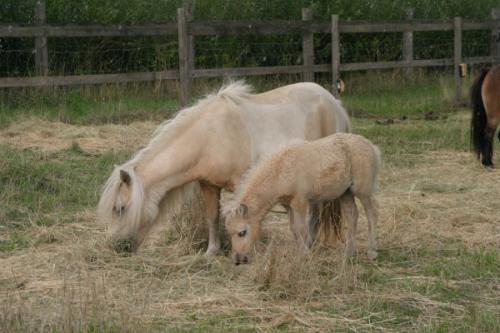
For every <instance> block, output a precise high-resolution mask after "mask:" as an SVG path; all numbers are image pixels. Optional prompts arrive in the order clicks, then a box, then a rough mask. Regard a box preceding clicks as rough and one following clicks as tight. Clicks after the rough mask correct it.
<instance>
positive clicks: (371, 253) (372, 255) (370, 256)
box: [367, 251, 378, 260]
mask: <svg viewBox="0 0 500 333" xmlns="http://www.w3.org/2000/svg"><path fill="white" fill-rule="evenodd" d="M377 255H378V253H377V251H368V254H367V256H368V259H369V260H375V259H377Z"/></svg>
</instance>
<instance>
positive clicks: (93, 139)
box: [0, 119, 158, 152]
mask: <svg viewBox="0 0 500 333" xmlns="http://www.w3.org/2000/svg"><path fill="white" fill-rule="evenodd" d="M157 126H158V123H154V122H135V123H131V124H129V125H114V124H107V125H98V126H80V125H71V124H66V123H62V122H49V121H43V120H39V119H33V120H27V121H21V122H14V123H12V124H11V125H10V126H9V127H7V128H5V129H2V130H0V144H9V145H13V146H15V147H20V148H31V149H39V150H41V151H56V150H61V149H68V148H69V147H71V145H72V144H74V143H77V144H78V145H80V147H81V148H82V149H83V150H85V151H88V152H103V151H107V150H110V149H115V150H134V149H137V147H138V146H140V145H144V144H145V143H147V142H148V139H149V137H150V135H151V133H152V132H153V131H154V129H155V128H156V127H157Z"/></svg>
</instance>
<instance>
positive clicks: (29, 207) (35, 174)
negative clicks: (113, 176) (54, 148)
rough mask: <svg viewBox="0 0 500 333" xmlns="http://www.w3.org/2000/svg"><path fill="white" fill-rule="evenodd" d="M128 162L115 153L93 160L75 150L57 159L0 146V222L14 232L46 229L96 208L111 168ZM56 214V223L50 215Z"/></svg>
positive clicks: (78, 149) (53, 156) (56, 157)
mask: <svg viewBox="0 0 500 333" xmlns="http://www.w3.org/2000/svg"><path fill="white" fill-rule="evenodd" d="M124 157H125V154H124V153H111V152H110V153H107V154H104V155H100V156H89V155H86V154H84V153H83V152H82V151H81V148H79V147H77V146H75V145H74V146H73V147H72V148H71V149H69V150H64V151H59V152H55V153H43V152H39V151H32V150H28V149H25V150H21V149H16V148H12V147H8V146H2V145H0V160H1V161H3V162H2V164H1V166H0V167H1V172H0V201H1V202H2V205H1V206H0V220H1V221H3V222H4V226H8V227H10V228H12V227H16V228H19V227H22V226H23V225H25V224H28V223H35V224H38V225H45V226H47V225H53V224H56V223H57V222H61V221H63V220H64V218H63V217H64V215H66V214H69V213H74V212H76V211H80V210H82V209H85V208H88V207H92V206H94V205H95V204H96V202H97V198H98V195H99V189H100V188H101V186H102V184H103V183H104V180H105V179H106V177H107V176H108V175H109V173H110V170H111V168H112V165H113V164H114V163H117V162H120V161H123V160H124ZM56 211H57V212H59V213H60V214H58V219H59V220H58V221H56V219H55V217H54V216H53V215H52V213H53V212H56ZM66 220H67V219H66Z"/></svg>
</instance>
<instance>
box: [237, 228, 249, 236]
mask: <svg viewBox="0 0 500 333" xmlns="http://www.w3.org/2000/svg"><path fill="white" fill-rule="evenodd" d="M246 234H247V231H246V230H241V231H240V232H238V236H239V237H245V235H246Z"/></svg>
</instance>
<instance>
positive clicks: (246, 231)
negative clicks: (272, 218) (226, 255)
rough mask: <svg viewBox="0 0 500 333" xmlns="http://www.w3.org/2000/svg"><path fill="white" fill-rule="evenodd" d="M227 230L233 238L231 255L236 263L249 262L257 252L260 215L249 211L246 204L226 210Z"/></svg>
mask: <svg viewBox="0 0 500 333" xmlns="http://www.w3.org/2000/svg"><path fill="white" fill-rule="evenodd" d="M225 217H226V230H227V232H228V234H229V237H230V238H231V249H232V250H231V251H232V254H231V257H232V259H233V262H234V263H235V264H236V265H239V264H248V263H250V262H251V261H252V259H253V255H254V254H255V244H256V242H257V239H258V238H259V235H260V223H259V220H258V217H257V216H255V215H253V216H252V214H251V212H249V209H248V207H247V206H246V205H245V204H239V206H237V207H232V208H229V209H227V210H226V212H225Z"/></svg>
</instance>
